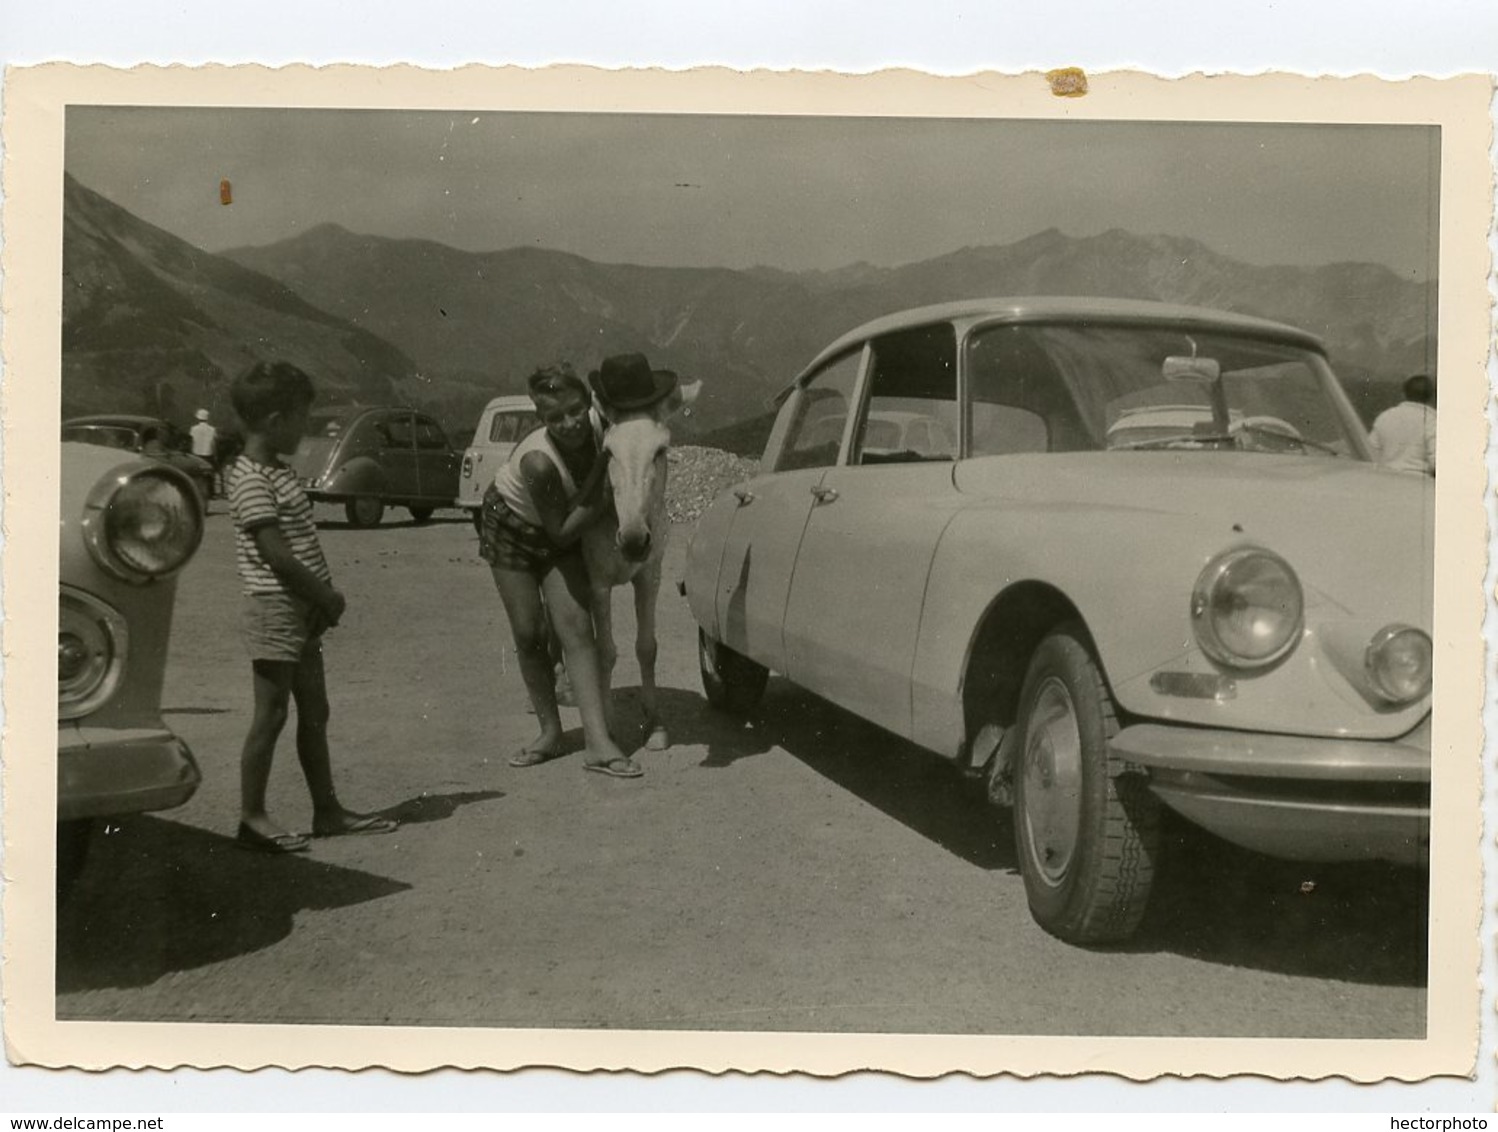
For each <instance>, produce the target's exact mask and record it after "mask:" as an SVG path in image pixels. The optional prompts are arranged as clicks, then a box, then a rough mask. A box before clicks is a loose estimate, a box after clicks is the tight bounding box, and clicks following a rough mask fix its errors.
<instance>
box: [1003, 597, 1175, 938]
mask: <svg viewBox="0 0 1498 1132" xmlns="http://www.w3.org/2000/svg"><path fill="white" fill-rule="evenodd" d="M1086 640H1087V637H1086V633H1085V631H1084V630H1083V629H1082V628H1081V627H1080V626H1079V625H1065V626H1062V627H1060V628H1058V629H1056V630H1054V631H1052V632H1051V634H1050V635H1049V636H1047V637H1046V638H1045V639H1044V640H1043V641H1041V643H1040V647H1039V648H1037V649H1036V650H1035V654H1034V656H1033V657H1032V658H1031V660H1030V667H1029V671H1028V672H1027V674H1026V676H1025V683H1024V688H1023V689H1022V691H1021V693H1020V708H1019V719H1018V723H1017V726H1018V727H1019V728H1020V729H1021V730H1020V742H1019V749H1018V751H1017V752H1016V754H1015V758H1016V760H1017V761H1016V765H1015V767H1014V784H1015V805H1014V840H1015V852H1016V854H1017V855H1018V857H1019V867H1020V872H1021V874H1022V875H1023V877H1024V881H1025V895H1026V896H1027V897H1028V899H1029V903H1030V912H1031V914H1032V915H1033V916H1034V917H1035V921H1036V922H1037V923H1038V924H1040V926H1041V927H1043V928H1044V929H1045V930H1046V931H1048V932H1050V933H1051V934H1052V935H1054V936H1056V937H1057V938H1059V939H1063V940H1065V941H1067V942H1068V943H1075V944H1099V943H1109V942H1114V941H1117V940H1121V939H1124V938H1126V937H1128V936H1129V935H1131V934H1132V933H1133V932H1134V930H1135V929H1136V928H1137V927H1138V926H1139V922H1140V920H1141V919H1142V918H1143V916H1144V910H1145V905H1146V904H1147V903H1148V901H1149V894H1150V887H1151V885H1152V884H1153V882H1154V871H1155V865H1156V860H1157V858H1158V855H1159V848H1160V802H1159V801H1158V799H1156V798H1155V796H1154V795H1153V794H1151V793H1150V792H1149V789H1148V786H1147V785H1146V783H1145V781H1144V778H1143V776H1142V775H1140V774H1134V773H1129V772H1128V771H1127V768H1126V766H1125V764H1124V761H1123V760H1122V759H1120V758H1118V757H1117V756H1116V755H1114V754H1112V753H1111V752H1110V750H1109V747H1108V741H1109V740H1110V739H1111V738H1112V737H1113V736H1114V735H1115V734H1116V733H1117V732H1118V720H1117V716H1116V714H1115V712H1114V708H1113V701H1112V698H1111V696H1110V695H1109V693H1108V688H1107V685H1106V684H1105V683H1104V680H1103V675H1102V672H1101V671H1100V670H1099V668H1098V665H1097V662H1096V661H1095V660H1094V659H1093V656H1092V652H1091V649H1090V648H1089V647H1088V645H1087V643H1086Z"/></svg>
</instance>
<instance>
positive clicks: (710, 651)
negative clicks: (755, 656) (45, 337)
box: [697, 629, 770, 715]
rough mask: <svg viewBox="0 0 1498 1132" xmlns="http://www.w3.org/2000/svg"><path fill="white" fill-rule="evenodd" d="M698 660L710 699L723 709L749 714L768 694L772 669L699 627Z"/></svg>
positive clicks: (705, 689) (712, 704)
mask: <svg viewBox="0 0 1498 1132" xmlns="http://www.w3.org/2000/svg"><path fill="white" fill-rule="evenodd" d="M697 661H698V664H699V665H700V666H701V668H702V690H703V691H704V692H706V693H707V702H708V703H709V704H710V705H711V706H713V707H715V708H717V709H718V710H719V711H726V712H728V713H730V714H732V715H747V714H749V712H751V711H753V710H754V707H755V705H756V704H758V703H759V701H760V697H761V696H763V695H764V694H765V683H766V682H767V681H768V680H769V679H770V670H769V669H768V668H766V667H765V666H764V665H762V664H758V663H756V662H755V661H752V660H750V659H749V658H748V657H747V656H743V655H742V654H740V653H736V652H734V651H733V649H731V648H729V647H728V646H727V645H725V644H721V643H720V642H718V641H715V640H713V639H712V638H711V637H709V636H708V635H707V633H706V632H705V631H704V630H702V629H698V630H697Z"/></svg>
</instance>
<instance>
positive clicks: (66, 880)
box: [57, 818, 95, 904]
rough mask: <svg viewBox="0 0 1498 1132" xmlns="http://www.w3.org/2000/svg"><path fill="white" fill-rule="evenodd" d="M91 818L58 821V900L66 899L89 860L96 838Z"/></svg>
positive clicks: (60, 901) (59, 901)
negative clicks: (89, 853)
mask: <svg viewBox="0 0 1498 1132" xmlns="http://www.w3.org/2000/svg"><path fill="white" fill-rule="evenodd" d="M94 824H95V823H94V822H93V820H92V819H89V818H80V819H77V820H74V821H60V822H58V823H57V902H58V903H59V904H61V903H62V902H63V901H64V900H66V899H67V898H68V896H69V894H70V893H72V891H73V888H74V886H75V885H77V883H78V878H79V876H80V875H82V873H83V866H84V865H85V864H86V863H87V862H88V847H89V845H90V844H91V843H92V842H93V839H94Z"/></svg>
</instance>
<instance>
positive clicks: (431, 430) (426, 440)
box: [416, 417, 447, 451]
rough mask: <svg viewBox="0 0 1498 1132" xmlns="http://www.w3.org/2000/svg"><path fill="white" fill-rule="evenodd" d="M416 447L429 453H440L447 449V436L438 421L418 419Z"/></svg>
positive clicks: (424, 418)
mask: <svg viewBox="0 0 1498 1132" xmlns="http://www.w3.org/2000/svg"><path fill="white" fill-rule="evenodd" d="M416 447H418V448H422V449H426V450H427V451H434V450H435V451H440V450H442V449H445V448H446V447H447V436H446V434H445V433H443V431H442V428H441V426H439V425H438V424H437V422H436V421H434V420H429V419H427V418H426V417H417V418H416Z"/></svg>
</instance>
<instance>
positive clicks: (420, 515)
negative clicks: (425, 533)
mask: <svg viewBox="0 0 1498 1132" xmlns="http://www.w3.org/2000/svg"><path fill="white" fill-rule="evenodd" d="M406 510H407V511H409V512H411V518H413V519H415V520H416V521H417V522H418V523H425V522H427V521H428V520H429V519H431V517H432V512H433V511H435V510H437V508H435V507H407V508H406Z"/></svg>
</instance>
